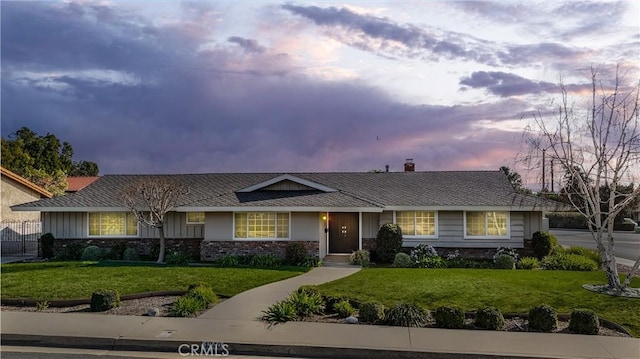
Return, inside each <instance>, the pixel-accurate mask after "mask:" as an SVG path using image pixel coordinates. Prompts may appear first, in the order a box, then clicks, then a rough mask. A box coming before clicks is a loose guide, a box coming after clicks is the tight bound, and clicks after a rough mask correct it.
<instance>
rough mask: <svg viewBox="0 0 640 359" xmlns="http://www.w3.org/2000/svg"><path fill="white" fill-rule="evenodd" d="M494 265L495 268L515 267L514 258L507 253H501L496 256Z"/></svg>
mask: <svg viewBox="0 0 640 359" xmlns="http://www.w3.org/2000/svg"><path fill="white" fill-rule="evenodd" d="M494 266H495V268H497V269H515V268H516V260H515V259H514V258H513V257H512V256H510V255H508V254H501V255H499V256H498V257H497V258H496V260H495V263H494Z"/></svg>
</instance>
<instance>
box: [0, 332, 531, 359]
mask: <svg viewBox="0 0 640 359" xmlns="http://www.w3.org/2000/svg"><path fill="white" fill-rule="evenodd" d="M0 340H1V342H2V345H12V346H38V347H55V348H77V349H98V350H110V351H141V352H169V353H179V351H178V350H179V347H180V346H181V345H189V346H191V345H192V344H195V345H201V344H202V342H189V341H184V342H178V341H171V340H162V341H160V340H140V339H119V338H94V337H67V336H41V335H30V334H2V335H1V336H0ZM224 344H226V345H227V347H226V348H227V350H228V351H229V353H230V355H257V356H285V357H291V356H294V357H303V358H335V357H339V358H344V359H386V358H399V359H422V358H428V359H448V358H451V359H472V358H474V359H476V358H478V359H507V358H508V359H540V358H539V357H532V356H520V355H501V354H480V353H454V352H429V351H411V350H406V349H396V350H389V349H373V348H371V349H364V348H342V347H318V346H304V345H273V344H251V343H224Z"/></svg>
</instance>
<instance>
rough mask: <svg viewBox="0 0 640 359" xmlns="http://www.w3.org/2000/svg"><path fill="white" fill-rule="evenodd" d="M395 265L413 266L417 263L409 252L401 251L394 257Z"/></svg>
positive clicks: (397, 266)
mask: <svg viewBox="0 0 640 359" xmlns="http://www.w3.org/2000/svg"><path fill="white" fill-rule="evenodd" d="M393 266H394V267H396V268H411V267H414V266H415V263H414V262H413V261H412V260H411V257H409V255H408V254H406V253H402V252H400V253H398V254H396V256H395V258H394V259H393Z"/></svg>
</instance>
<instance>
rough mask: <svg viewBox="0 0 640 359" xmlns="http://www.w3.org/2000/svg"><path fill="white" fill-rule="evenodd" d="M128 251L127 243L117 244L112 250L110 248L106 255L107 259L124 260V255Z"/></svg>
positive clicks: (119, 242)
mask: <svg viewBox="0 0 640 359" xmlns="http://www.w3.org/2000/svg"><path fill="white" fill-rule="evenodd" d="M126 249H127V242H125V241H118V242H115V243H114V244H113V245H112V246H111V248H109V250H108V251H107V253H106V255H105V259H114V260H120V259H122V257H123V255H124V251H125V250H126Z"/></svg>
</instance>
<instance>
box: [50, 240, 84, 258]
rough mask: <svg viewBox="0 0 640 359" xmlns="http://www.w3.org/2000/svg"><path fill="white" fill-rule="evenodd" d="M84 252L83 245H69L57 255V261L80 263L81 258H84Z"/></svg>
mask: <svg viewBox="0 0 640 359" xmlns="http://www.w3.org/2000/svg"><path fill="white" fill-rule="evenodd" d="M82 251H84V245H83V244H81V243H71V244H67V245H66V246H64V247H63V248H62V249H61V250H60V252H59V253H57V254H56V259H57V260H61V261H79V260H80V258H82Z"/></svg>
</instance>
